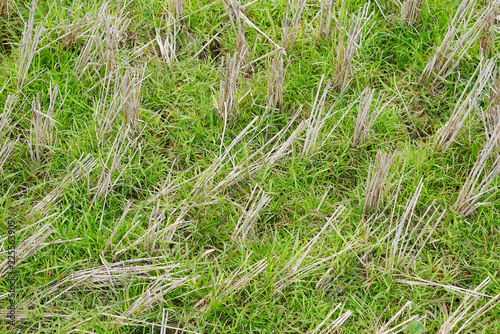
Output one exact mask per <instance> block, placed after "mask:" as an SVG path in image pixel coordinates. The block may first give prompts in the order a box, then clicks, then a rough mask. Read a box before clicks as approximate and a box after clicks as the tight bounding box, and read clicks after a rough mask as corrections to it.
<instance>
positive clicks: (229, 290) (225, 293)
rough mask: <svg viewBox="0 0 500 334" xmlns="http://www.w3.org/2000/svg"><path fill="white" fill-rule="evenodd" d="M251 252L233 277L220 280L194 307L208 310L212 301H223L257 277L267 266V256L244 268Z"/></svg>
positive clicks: (203, 310) (202, 310)
mask: <svg viewBox="0 0 500 334" xmlns="http://www.w3.org/2000/svg"><path fill="white" fill-rule="evenodd" d="M251 254H252V253H251V252H250V253H249V254H248V255H247V257H246V259H245V261H244V262H243V264H242V265H241V266H240V267H239V268H238V269H236V271H235V272H234V273H233V274H232V275H231V277H229V278H227V279H225V280H224V281H223V282H218V283H217V285H216V287H215V289H214V290H213V292H212V293H209V294H208V295H207V296H205V298H203V299H201V300H199V301H198V302H197V303H196V305H195V306H194V308H195V309H196V310H198V311H200V312H205V311H206V310H208V309H209V308H210V306H211V304H212V302H223V301H224V299H226V298H228V297H230V296H232V295H234V294H235V293H237V292H239V291H240V290H241V289H243V288H244V287H245V286H246V285H247V284H248V283H249V282H250V281H251V280H253V279H254V278H255V277H257V276H258V275H259V274H260V273H261V272H263V271H264V270H265V269H266V268H267V258H264V259H262V260H260V261H258V262H256V263H255V264H253V265H252V266H250V267H248V268H247V269H243V267H245V265H246V263H247V262H248V259H249V258H250V255H251Z"/></svg>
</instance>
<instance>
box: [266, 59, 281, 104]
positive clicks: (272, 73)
mask: <svg viewBox="0 0 500 334" xmlns="http://www.w3.org/2000/svg"><path fill="white" fill-rule="evenodd" d="M284 80H285V71H284V68H283V52H281V51H279V52H278V53H277V54H276V56H274V57H273V60H272V61H271V66H270V68H269V74H268V79H267V104H266V111H270V110H272V109H275V108H277V107H278V108H279V107H280V106H281V103H282V102H283V83H284Z"/></svg>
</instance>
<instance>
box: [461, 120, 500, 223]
mask: <svg viewBox="0 0 500 334" xmlns="http://www.w3.org/2000/svg"><path fill="white" fill-rule="evenodd" d="M499 140H500V125H497V126H496V127H495V129H494V131H493V133H492V134H491V136H490V138H488V140H487V142H486V144H485V145H484V147H483V149H482V150H481V152H479V154H478V156H477V160H476V162H475V164H474V167H472V170H471V172H470V173H469V176H468V177H467V180H466V181H465V183H464V184H463V185H462V188H461V189H460V193H459V194H458V198H457V201H456V202H455V205H454V209H455V210H456V211H458V212H460V213H461V214H463V215H464V216H467V215H470V214H471V213H472V212H474V211H475V210H476V209H477V208H478V207H480V206H482V205H485V204H487V203H480V202H478V201H479V199H480V198H481V197H482V196H484V195H485V194H487V193H488V192H490V191H491V190H492V189H490V185H491V183H492V182H493V181H494V180H495V178H496V177H497V176H498V175H499V174H500V155H497V154H495V153H496V152H495V148H496V147H497V144H498V142H499ZM494 156H496V159H494V161H493V163H492V166H491V167H490V169H489V170H488V171H486V168H487V164H488V161H490V160H491V158H493V157H494Z"/></svg>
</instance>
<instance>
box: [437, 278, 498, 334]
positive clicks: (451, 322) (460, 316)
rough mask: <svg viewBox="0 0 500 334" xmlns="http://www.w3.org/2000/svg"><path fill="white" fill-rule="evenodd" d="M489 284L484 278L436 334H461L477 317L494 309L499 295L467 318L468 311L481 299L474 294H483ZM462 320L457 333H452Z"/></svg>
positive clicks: (488, 280) (487, 279)
mask: <svg viewBox="0 0 500 334" xmlns="http://www.w3.org/2000/svg"><path fill="white" fill-rule="evenodd" d="M490 282H491V280H490V279H489V278H486V279H485V280H484V281H483V282H481V284H479V285H478V286H477V287H476V288H475V289H474V293H468V294H466V296H465V298H464V300H463V301H462V303H460V305H458V307H457V309H456V310H455V312H453V313H452V314H450V316H449V317H448V319H447V320H446V321H445V322H444V323H443V325H442V326H441V328H440V329H439V332H438V334H449V333H452V332H453V333H456V334H458V333H461V332H462V331H463V330H464V329H466V328H467V327H469V326H470V325H471V324H472V323H473V322H474V321H476V320H477V319H478V318H479V317H481V316H483V315H484V314H485V313H486V312H488V311H489V310H491V309H492V308H494V307H496V306H497V305H498V302H499V299H500V294H499V295H497V296H495V297H494V298H492V299H490V300H489V301H488V302H487V303H486V304H485V305H483V306H482V307H481V308H479V309H478V310H477V311H476V312H474V313H472V314H471V315H469V316H468V315H467V313H468V312H469V310H470V309H471V308H472V307H474V306H475V305H476V304H477V302H478V301H479V300H480V299H481V297H479V296H478V295H477V294H476V293H482V292H484V290H486V288H487V287H488V285H489V284H490ZM462 320H465V321H464V322H463V324H462V326H461V327H460V328H459V329H458V330H457V331H454V328H455V327H456V326H458V324H459V323H460V322H461V321H462Z"/></svg>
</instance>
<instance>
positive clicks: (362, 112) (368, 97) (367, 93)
mask: <svg viewBox="0 0 500 334" xmlns="http://www.w3.org/2000/svg"><path fill="white" fill-rule="evenodd" d="M361 95H362V96H363V98H362V100H361V103H360V105H359V109H358V116H357V117H356V126H355V128H354V134H353V136H352V145H353V146H359V145H361V144H362V143H364V142H366V140H367V139H368V135H369V133H370V130H371V128H372V126H373V124H374V123H375V121H376V120H377V118H378V117H379V116H380V114H381V113H382V111H383V110H384V107H385V106H381V103H382V98H383V96H380V97H379V100H378V102H377V103H376V105H375V107H374V110H373V111H372V112H370V109H371V105H372V101H373V96H374V90H373V89H369V88H367V89H365V90H364V92H363V93H362V94H361ZM389 102H390V101H389ZM386 105H387V104H386Z"/></svg>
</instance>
